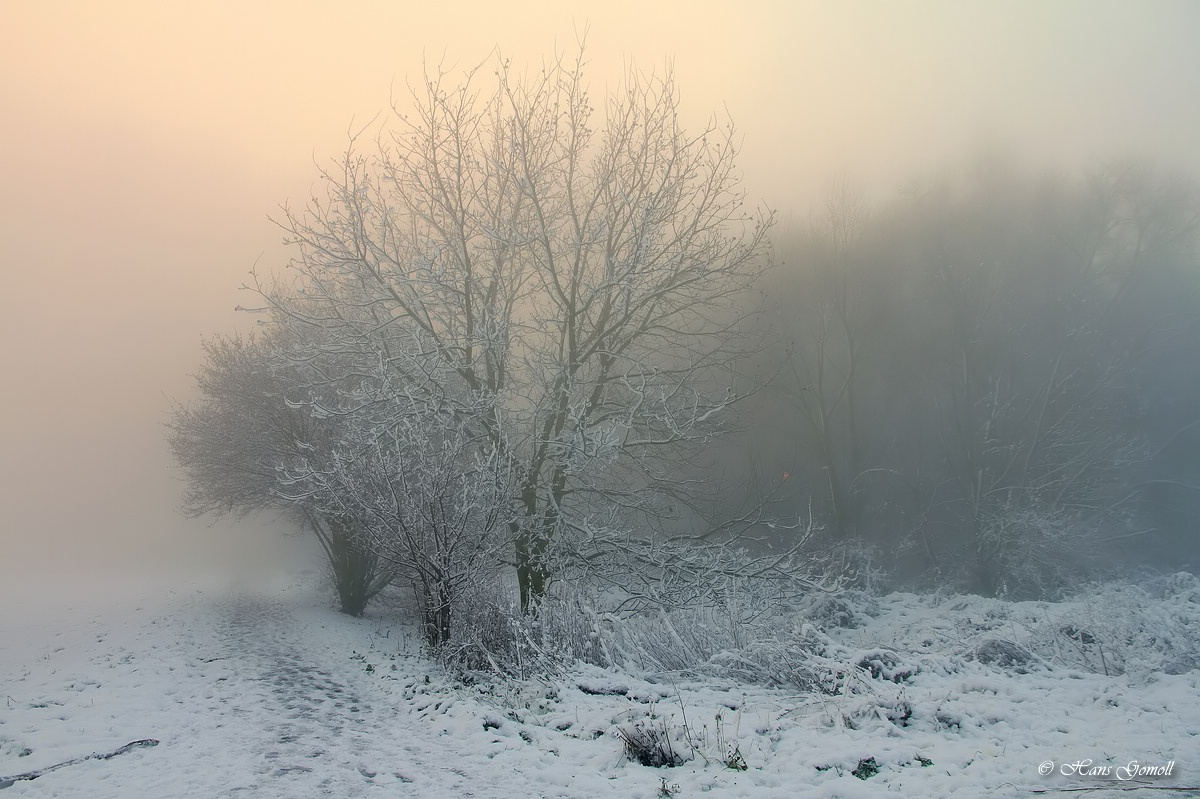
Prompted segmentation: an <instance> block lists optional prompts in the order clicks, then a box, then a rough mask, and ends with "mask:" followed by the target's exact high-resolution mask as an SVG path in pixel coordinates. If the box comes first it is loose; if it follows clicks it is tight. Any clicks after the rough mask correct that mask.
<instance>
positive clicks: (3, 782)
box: [0, 738, 158, 790]
mask: <svg viewBox="0 0 1200 799" xmlns="http://www.w3.org/2000/svg"><path fill="white" fill-rule="evenodd" d="M144 746H158V741H156V740H155V739H153V738H143V739H142V740H140V741H131V742H129V743H127V744H125V745H124V746H122V747H120V748H119V749H114V750H113V751H111V752H103V753H101V752H93V753H92V754H90V755H85V756H83V757H76V758H72V759H71V760H64V761H63V762H61V763H55V764H54V765H53V766H48V767H46V768H43V769H38V770H37V771H26V772H25V773H24V774H14V775H12V776H11V777H0V790H3V789H4V788H11V787H12V786H13V783H15V782H18V781H20V780H36V779H37V778H38V777H41V776H44V775H46V774H49V773H50V772H51V771H55V770H57V769H60V768H63V767H64V766H74V765H75V764H77V763H83V762H84V761H86V760H112V759H113V758H114V757H116V756H117V755H123V754H125V753H127V752H131V751H133V750H134V749H140V748H142V747H144Z"/></svg>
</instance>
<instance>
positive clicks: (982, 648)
mask: <svg viewBox="0 0 1200 799" xmlns="http://www.w3.org/2000/svg"><path fill="white" fill-rule="evenodd" d="M969 657H970V658H971V659H972V660H976V661H978V662H980V663H983V664H985V665H988V666H996V667H998V668H1001V669H1004V670H1006V671H1009V670H1011V671H1014V672H1016V673H1017V674H1025V673H1026V672H1027V671H1028V670H1029V668H1028V667H1029V664H1030V662H1031V661H1032V660H1033V659H1034V657H1033V653H1031V652H1030V651H1029V650H1028V649H1026V648H1025V647H1023V646H1021V645H1020V644H1015V643H1013V642H1012V641H1006V640H1004V639H1002V638H984V639H983V640H981V641H979V642H978V643H976V644H975V645H974V646H973V647H972V648H971V651H970V653H969Z"/></svg>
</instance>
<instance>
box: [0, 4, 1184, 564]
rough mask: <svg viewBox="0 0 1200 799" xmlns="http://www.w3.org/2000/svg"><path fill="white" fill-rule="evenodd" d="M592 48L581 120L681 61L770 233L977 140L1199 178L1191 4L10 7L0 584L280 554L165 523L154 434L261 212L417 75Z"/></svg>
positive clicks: (3, 176) (164, 468) (235, 276)
mask: <svg viewBox="0 0 1200 799" xmlns="http://www.w3.org/2000/svg"><path fill="white" fill-rule="evenodd" d="M585 28H586V29H587V42H588V56H589V60H590V62H591V68H590V69H589V75H590V80H591V85H592V90H593V94H596V95H599V94H602V93H603V91H604V89H605V87H606V86H612V85H615V84H616V82H617V81H619V79H620V76H621V73H622V70H623V69H624V67H625V65H626V64H629V63H633V64H636V65H638V66H639V67H641V68H644V69H647V70H651V69H659V68H661V67H662V65H663V64H665V63H667V62H668V60H669V61H671V62H673V64H674V70H675V74H676V77H677V80H678V84H679V87H680V91H681V96H682V103H683V113H684V116H685V118H686V119H687V120H690V121H691V120H694V124H701V123H703V122H704V121H705V120H706V119H707V118H708V117H709V115H710V114H712V113H713V112H717V113H719V114H722V115H724V114H726V113H727V114H728V115H729V117H731V118H732V120H733V121H734V123H735V124H736V126H737V128H738V130H739V132H740V135H741V138H742V144H743V149H742V159H741V163H742V167H743V170H744V174H745V184H744V185H745V188H746V190H747V192H748V193H749V195H750V198H751V199H752V200H754V201H757V202H763V203H766V204H767V205H769V206H771V207H773V208H775V209H777V210H779V211H780V212H781V213H784V214H803V213H804V212H806V211H807V209H808V206H809V204H810V203H812V202H813V201H814V200H815V199H817V198H819V197H820V196H821V195H822V193H823V191H824V190H825V186H827V185H828V184H829V182H830V181H831V180H832V179H834V178H835V177H837V176H839V175H841V174H849V175H852V176H853V177H854V178H856V179H857V180H858V181H859V182H860V183H862V184H863V185H865V186H867V187H868V188H869V189H870V190H871V191H872V193H873V194H874V195H876V196H882V197H886V195H887V193H888V192H890V191H892V190H894V188H895V187H896V185H897V184H898V183H900V182H901V181H902V180H904V179H905V178H907V177H910V176H913V175H915V174H919V173H921V172H928V171H929V170H933V169H937V168H939V167H943V166H946V165H948V164H950V163H952V162H953V161H955V160H956V159H959V158H961V157H963V156H964V155H966V154H968V153H969V152H970V151H971V150H972V149H974V148H976V147H978V146H980V145H981V144H986V145H993V146H994V145H999V146H1002V147H1006V148H1008V149H1010V150H1012V151H1013V152H1015V153H1018V154H1022V155H1025V156H1026V157H1027V158H1029V159H1031V160H1033V161H1034V162H1035V163H1040V164H1046V165H1050V166H1056V167H1060V168H1062V169H1075V168H1077V167H1079V166H1082V165H1087V164H1089V163H1093V162H1095V161H1096V160H1097V159H1100V158H1104V157H1112V156H1126V155H1134V156H1145V157H1148V158H1151V159H1153V160H1155V161H1157V162H1159V163H1161V164H1162V165H1164V166H1168V167H1180V168H1185V169H1187V170H1189V171H1191V172H1192V173H1193V174H1196V173H1197V172H1200V4H1198V3H1195V2H1188V1H1186V0H1185V1H1184V2H1158V1H1143V0H1137V1H1135V0H1130V1H1129V2H1101V1H1100V0H1078V1H1076V2H1068V1H1067V0H1055V1H1054V2H1045V1H1044V0H1025V1H1022V2H1014V1H1013V0H994V1H993V2H982V0H981V1H979V2H959V1H957V0H955V1H953V2H916V1H915V0H905V1H904V2H894V1H891V2H883V1H881V2H865V1H863V0H853V1H844V0H843V1H836V2H835V1H834V0H829V2H799V1H793V2H753V1H750V2H742V3H732V2H719V3H718V2H706V0H681V1H676V0H670V1H666V0H664V1H663V2H654V0H639V1H638V2H627V1H626V0H603V1H602V2H465V1H463V0H460V1H459V2H442V3H427V4H417V3H412V2H382V0H380V1H378V2H351V1H346V2H336V3H335V2H323V3H322V2H298V1H297V0H288V2H274V1H273V2H252V1H250V0H239V1H238V2H224V1H222V0H208V2H193V3H184V2H167V1H165V0H156V1H147V2H126V1H123V0H104V2H99V1H93V2H73V3H72V2H53V1H52V0H0V109H2V112H0V272H2V277H3V282H2V283H0V336H2V341H3V346H2V347H0V567H8V568H9V569H19V570H24V569H27V568H29V565H30V564H31V563H32V562H34V561H39V562H42V563H46V562H47V560H49V561H50V562H53V563H56V564H62V565H64V566H92V565H98V564H104V565H111V564H119V563H122V562H126V561H129V560H131V559H135V558H138V557H139V553H140V554H141V555H144V556H145V557H147V558H149V559H150V560H152V561H156V562H157V561H165V562H170V563H176V564H177V563H180V562H183V561H188V560H198V561H202V562H205V563H216V562H221V561H222V560H223V559H227V558H229V557H231V556H233V555H231V554H230V553H233V552H235V551H236V557H237V558H240V559H243V560H244V559H247V558H262V557H267V556H268V552H269V545H267V544H261V543H260V542H254V543H253V544H252V545H251V546H250V547H249V548H246V549H237V548H236V547H234V546H233V544H232V542H234V541H237V540H240V539H244V538H248V537H249V538H253V536H254V535H255V534H256V533H260V534H261V531H259V530H243V529H241V528H237V527H236V526H231V525H224V526H222V527H220V528H217V529H215V530H208V529H206V528H205V526H204V524H203V523H197V522H187V521H185V520H183V519H182V518H181V517H180V516H179V515H178V513H177V512H176V511H175V507H176V506H177V505H178V501H179V494H180V490H181V484H180V483H179V479H180V476H179V474H178V473H176V472H175V471H174V468H173V466H172V463H171V460H170V457H169V454H168V452H167V448H166V445H165V442H164V436H163V433H164V431H163V428H162V423H163V421H164V420H165V419H166V418H167V415H168V412H169V408H170V404H169V401H168V398H170V397H174V398H179V399H187V397H188V391H189V389H190V385H191V378H190V377H189V375H190V373H191V372H193V371H194V370H195V369H196V367H197V365H198V363H199V359H200V340H201V338H202V337H203V336H206V335H209V334H212V333H216V332H221V331H228V330H230V329H232V328H234V327H235V326H238V325H245V324H246V320H245V319H244V318H239V315H237V314H235V313H234V312H233V307H234V306H235V305H236V304H237V303H238V302H242V301H245V299H246V298H245V297H244V296H241V295H239V293H238V291H237V288H238V286H239V285H240V284H241V283H242V282H243V281H244V280H245V279H246V275H247V273H248V271H249V270H250V268H251V267H252V266H253V265H254V263H255V261H256V259H261V260H260V267H261V268H264V269H268V270H269V269H274V268H278V267H279V266H280V265H282V264H283V263H284V261H285V260H286V257H287V256H286V252H285V251H284V250H283V249H282V248H281V247H280V245H279V239H280V233H279V231H278V229H276V228H274V227H273V226H272V225H271V223H270V222H269V221H267V215H268V214H271V213H273V212H274V211H275V209H276V208H277V207H278V205H279V204H281V203H283V202H286V201H289V200H290V201H292V202H293V203H294V204H302V203H303V202H304V200H305V199H306V197H307V194H308V191H309V189H310V187H311V186H313V184H314V176H315V167H314V165H313V161H314V159H316V160H320V161H324V160H326V159H328V158H331V157H333V156H336V155H337V154H338V152H340V150H341V149H342V148H343V147H344V145H345V136H346V132H347V130H348V129H349V128H350V127H351V126H352V125H353V124H354V123H355V122H356V121H357V122H359V123H362V122H365V121H367V120H369V119H371V118H372V117H373V116H374V115H375V114H376V113H377V112H379V111H381V110H382V109H384V108H386V107H387V106H388V104H389V102H390V98H391V97H392V96H396V97H397V98H400V99H402V98H403V96H404V93H405V91H406V89H405V85H406V81H407V80H409V79H410V78H413V77H419V76H420V74H421V70H422V64H423V63H424V62H425V61H431V62H436V61H442V62H443V63H445V64H448V65H452V66H456V67H461V68H466V67H468V66H472V65H474V64H476V63H479V62H481V61H484V60H485V59H486V58H487V57H488V55H489V53H490V52H492V50H493V49H494V48H496V47H499V49H500V50H501V51H502V52H503V53H505V54H506V55H509V56H510V57H511V58H512V59H513V61H514V63H516V64H518V65H522V64H528V65H536V64H537V63H538V62H539V61H540V60H541V59H542V58H544V57H549V56H550V55H551V54H552V53H553V52H554V51H555V49H556V48H557V49H559V50H568V51H569V50H572V49H573V48H574V47H575V43H576V41H577V32H579V31H582V30H583V29H585ZM243 533H245V535H243ZM259 537H260V538H261V539H264V540H265V538H266V537H265V536H262V535H260V536H259ZM264 547H266V548H264ZM3 570H4V569H3V568H0V571H3Z"/></svg>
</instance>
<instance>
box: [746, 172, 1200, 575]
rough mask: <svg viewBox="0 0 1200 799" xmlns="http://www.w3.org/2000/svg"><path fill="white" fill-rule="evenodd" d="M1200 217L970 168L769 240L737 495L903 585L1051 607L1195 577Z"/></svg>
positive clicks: (840, 205) (1144, 191)
mask: <svg viewBox="0 0 1200 799" xmlns="http://www.w3.org/2000/svg"><path fill="white" fill-rule="evenodd" d="M1198 220H1200V198H1198V196H1197V192H1196V189H1195V186H1194V185H1193V184H1192V183H1191V182H1189V181H1188V180H1185V179H1183V178H1181V177H1179V176H1178V175H1176V174H1173V173H1170V172H1166V171H1159V170H1156V169H1153V168H1151V167H1149V166H1147V165H1145V164H1142V163H1132V162H1123V163H1114V164H1109V165H1106V166H1104V167H1102V168H1099V169H1096V170H1094V171H1092V172H1090V173H1088V174H1085V175H1083V176H1081V177H1065V176H1063V175H1061V174H1035V173H1033V172H1031V171H1027V170H1025V169H1023V168H1021V167H1019V166H1018V165H1016V164H1014V163H1013V162H1012V161H1011V160H1009V159H1007V158H1005V157H1002V156H996V155H992V156H989V157H981V158H979V159H978V160H977V161H976V162H974V163H972V164H970V165H969V166H967V167H966V168H964V169H960V170H955V171H953V172H948V173H947V174H946V175H945V176H943V177H939V178H937V179H929V180H927V181H923V182H918V183H913V184H911V185H910V186H908V187H906V189H905V190H904V191H903V192H901V193H899V194H898V195H897V196H896V197H895V198H894V199H892V200H890V201H887V202H883V203H879V204H875V205H872V204H869V203H867V202H866V201H865V200H864V199H863V197H862V195H861V193H860V192H858V191H856V190H855V188H854V187H853V185H851V184H850V183H849V182H843V184H842V185H839V186H838V187H837V188H836V189H834V190H833V191H831V192H830V196H829V198H828V202H827V203H826V205H825V206H824V207H823V208H821V209H819V210H818V211H816V212H814V213H813V214H812V215H811V217H810V218H809V220H808V221H807V222H806V223H804V224H791V225H784V226H782V227H781V228H779V229H777V230H776V234H775V241H776V257H777V262H778V263H777V265H776V267H775V268H774V270H773V271H772V273H771V275H770V277H769V279H768V284H767V285H766V286H765V288H764V291H763V295H762V299H763V301H764V302H765V303H766V306H767V307H766V312H765V313H763V314H761V315H760V316H759V317H758V318H759V321H760V323H761V325H762V328H761V330H760V331H758V332H760V333H761V334H763V335H764V336H765V338H766V340H767V341H768V342H770V343H769V344H768V345H767V349H766V350H764V351H763V353H762V356H761V358H762V368H763V369H766V370H771V371H773V372H774V373H775V374H776V377H775V380H774V382H773V384H772V386H771V388H770V389H769V390H768V391H766V392H763V393H761V394H759V395H758V396H757V398H756V399H755V400H754V404H753V408H752V412H751V418H750V420H749V421H750V423H749V424H748V425H747V427H746V430H747V432H746V435H745V438H744V441H745V444H746V448H747V452H748V453H751V454H750V457H751V458H752V459H753V461H754V462H755V466H756V468H755V473H756V474H758V475H760V478H759V482H762V483H765V484H766V485H760V486H758V487H757V490H762V489H763V488H764V487H765V488H771V487H772V485H774V484H778V485H777V489H778V490H777V493H776V497H777V498H779V499H781V500H782V501H784V502H786V503H788V504H790V505H791V506H793V507H794V508H795V509H796V511H797V512H799V513H800V514H802V515H807V514H810V513H811V515H812V518H813V520H814V521H815V522H816V523H818V524H819V526H820V527H821V528H822V530H823V535H824V538H825V540H826V543H827V544H828V545H840V546H841V547H842V549H843V550H845V549H846V545H847V544H849V545H850V547H849V548H850V549H853V550H857V551H858V552H859V557H860V558H862V557H865V555H863V554H862V553H864V552H870V551H872V550H874V551H875V552H876V553H878V555H879V556H881V557H883V558H884V559H885V560H886V561H887V562H889V565H890V566H893V567H896V568H895V570H894V571H895V573H896V574H898V575H900V576H902V577H903V578H905V579H908V580H913V579H922V578H924V579H928V580H930V581H937V582H938V583H939V584H943V583H945V582H947V581H949V582H956V583H958V584H960V585H961V586H962V587H965V588H969V589H971V590H976V591H981V592H984V593H988V594H1008V595H1012V596H1031V595H1044V594H1047V593H1054V592H1056V591H1058V590H1061V589H1062V588H1064V587H1066V586H1068V585H1070V584H1073V583H1076V582H1078V581H1079V580H1082V579H1089V578H1091V577H1094V576H1099V575H1101V574H1102V573H1104V571H1105V570H1106V569H1110V568H1113V567H1115V566H1127V567H1128V566H1140V565H1145V566H1170V567H1171V568H1180V567H1186V566H1187V565H1188V564H1189V563H1190V564H1193V565H1195V564H1196V563H1198V562H1200V542H1198V539H1197V536H1196V533H1195V529H1196V519H1197V518H1198V517H1200V251H1198V248H1197V244H1198V241H1197V233H1198Z"/></svg>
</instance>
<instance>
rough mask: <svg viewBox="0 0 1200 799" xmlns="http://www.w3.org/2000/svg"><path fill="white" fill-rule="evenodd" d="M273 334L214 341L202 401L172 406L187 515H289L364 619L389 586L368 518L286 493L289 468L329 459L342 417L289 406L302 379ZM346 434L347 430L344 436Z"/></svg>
mask: <svg viewBox="0 0 1200 799" xmlns="http://www.w3.org/2000/svg"><path fill="white" fill-rule="evenodd" d="M278 346H279V345H278V342H276V341H273V340H272V339H270V338H268V337H256V338H243V337H236V336H235V337H220V336H217V337H213V338H211V339H209V340H207V341H205V343H204V352H205V360H204V362H203V364H202V365H201V367H200V371H199V372H198V373H197V375H196V384H197V388H198V389H199V394H200V396H199V398H198V399H197V400H196V401H195V402H193V403H191V404H189V405H179V406H177V407H176V408H175V412H174V414H173V415H172V418H171V420H170V422H169V423H168V428H169V443H170V446H171V450H172V453H173V454H174V456H175V459H176V461H177V462H178V463H179V464H180V466H181V467H182V468H183V470H184V473H185V475H186V477H187V486H188V487H187V491H186V494H185V497H184V510H185V512H187V513H188V514H189V515H191V516H203V515H205V514H210V513H211V514H216V515H224V514H233V515H245V514H248V513H253V512H257V511H261V510H269V509H274V510H283V511H285V512H287V513H288V515H290V516H291V517H293V518H294V519H296V520H297V521H298V523H299V524H301V525H302V526H303V527H304V528H306V529H308V530H310V531H311V532H312V533H313V534H314V535H315V536H316V537H317V539H318V540H319V541H320V543H321V547H322V549H323V551H324V553H325V556H326V560H327V564H328V567H329V573H330V577H331V579H332V582H333V585H334V588H335V590H336V591H337V594H338V602H339V605H340V607H341V610H342V611H343V612H344V613H348V614H350V615H352V616H361V615H362V613H363V611H364V610H365V608H366V606H367V603H368V602H369V601H370V600H371V599H372V598H373V597H375V596H376V595H377V594H378V593H379V592H380V591H381V590H383V589H384V588H385V587H386V586H387V584H388V583H389V582H390V581H391V577H392V573H391V571H390V570H389V569H388V568H387V564H386V563H385V562H384V561H383V560H381V559H380V557H379V556H378V554H377V553H376V552H374V551H373V550H372V549H371V548H370V547H369V546H367V544H368V542H367V540H366V539H365V538H364V536H363V532H364V519H363V518H361V517H356V516H354V515H353V514H339V515H333V514H329V513H325V512H324V511H323V509H322V508H320V507H319V506H317V505H315V504H314V503H311V502H297V501H295V499H294V498H293V497H289V496H286V495H285V494H284V493H282V491H281V489H282V487H283V486H282V483H281V476H282V474H283V471H282V470H283V469H284V468H285V467H288V466H289V465H291V464H295V463H298V462H304V463H308V462H310V459H311V457H312V455H313V453H318V452H328V451H329V450H330V448H331V446H332V443H333V442H334V441H336V440H337V439H338V438H339V437H340V436H342V435H344V433H345V431H344V425H340V424H339V422H340V421H341V420H339V419H338V418H336V417H330V416H326V417H321V416H319V415H316V414H313V413H311V412H310V410H309V409H308V408H306V407H303V406H302V405H301V404H299V403H297V402H292V401H289V399H288V397H287V392H288V391H289V387H290V386H292V385H294V384H295V383H296V382H297V378H298V372H297V370H296V368H295V367H294V366H292V365H290V364H287V363H284V362H281V361H280V360H279V359H278V358H276V357H274V355H273V353H274V352H276V351H277V349H278ZM340 428H343V429H340Z"/></svg>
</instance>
